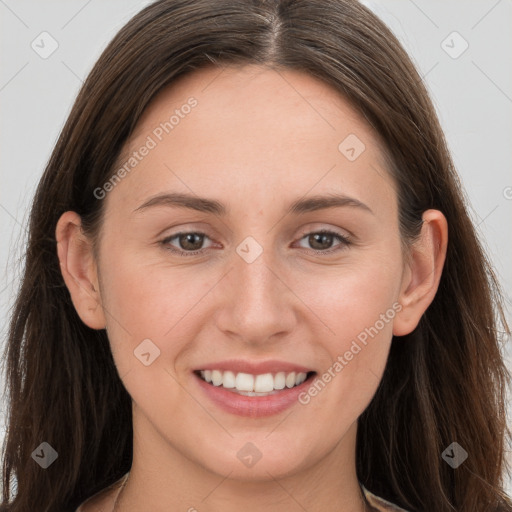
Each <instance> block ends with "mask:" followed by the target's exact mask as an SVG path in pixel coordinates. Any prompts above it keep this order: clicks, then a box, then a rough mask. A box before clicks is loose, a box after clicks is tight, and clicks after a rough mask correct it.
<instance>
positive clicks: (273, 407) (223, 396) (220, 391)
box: [193, 373, 314, 418]
mask: <svg viewBox="0 0 512 512" xmlns="http://www.w3.org/2000/svg"><path fill="white" fill-rule="evenodd" d="M193 376H194V378H195V379H196V380H197V381H198V383H199V386H200V387H201V389H202V390H203V391H204V392H205V394H206V395H207V396H208V397H209V398H210V399H211V400H212V402H213V403H215V404H216V405H217V406H219V407H220V408H221V409H223V410H224V411H226V412H229V413H231V414H237V415H238V416H248V417H251V418H262V417H265V416H272V415H273V414H278V413H280V412H283V411H284V410H286V409H288V407H291V406H292V405H293V404H295V403H297V402H298V397H299V395H300V393H301V392H302V391H305V389H306V388H308V387H309V385H310V383H311V382H310V381H311V380H312V378H313V377H314V374H312V375H311V376H309V377H308V378H307V379H306V380H305V381H304V382H303V383H302V384H299V385H298V386H295V387H293V388H285V389H283V390H282V391H279V392H278V393H275V394H273V395H267V396H245V395H239V394H238V393H235V392H233V391H229V390H228V389H225V388H223V387H222V386H214V385H213V384H209V383H208V382H206V381H204V380H203V379H201V377H199V376H198V375H196V374H195V373H193Z"/></svg>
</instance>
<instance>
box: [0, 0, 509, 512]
mask: <svg viewBox="0 0 512 512" xmlns="http://www.w3.org/2000/svg"><path fill="white" fill-rule="evenodd" d="M503 331H505V332H509V330H508V327H507V325H506V322H505V320H504V315H503V311H502V303H501V298H500V294H499V287H498V284H497V282H496V279H495V277H494V274H493V272H492V269H491V268H490V265H489V263H488V261H487V259H486V257H485V255H484V253H483V251H482V248H481V246H480V244H479V242H478V240H477V237H476V235H475V230H474V227H473V226H472V224H471V222H470V220H469V217H468V214H467V212H466V207H465V204H464V201H463V194H462V192H461V189H460V185H459V182H458V178H457V175H456V172H455V169H454V166H453V163H452V160H451V158H450V155H449V152H448V150H447V147H446V143H445V139H444V136H443V133H442V130H441V128H440V126H439V122H438V120H437V118H436V115H435V111H434V108H433V106H432V104H431V101H430V99H429V97H428V94H427V92H426V90H425V88H424V86H423V84H422V81H421V79H420V77H419V75H418V73H417V72H416V70H415V69H414V66H413V65H412V63H411V61H410V60H409V58H408V56H407V55H406V53H405V52H404V50H403V49H402V47H401V46H400V44H399V43H398V41H397V40H396V38H395V37H394V36H393V35H392V33H391V32H390V31H389V30H388V29H387V28H386V26H384V25H383V23H382V22H381V21H379V19H378V18H377V17H376V16H375V15H373V14H372V13H371V12H370V11H369V10H367V9H366V8H365V7H363V6H361V5H360V4H358V3H357V2H354V1H349V0H321V1H320V0H294V1H291V0H272V1H270V0H269V1H263V0H237V1H232V0H219V1H216V2H211V1H209V0H161V1H158V2H156V3H154V4H152V5H150V6H148V7H147V8H145V9H144V10H143V11H142V12H140V13H139V14H137V15H136V16H135V17H134V18H133V19H132V20H131V21H130V22H129V23H128V24H127V25H126V26H125V27H124V28H123V29H122V30H121V31H120V32H119V33H118V34H117V36H116V37H115V38H114V40H113V41H112V42H111V43H110V45H109V46H108V47H107V48H106V50H105V51H104V53H103V55H102V56H101V57H100V59H99V60H98V62H97V64H96V65H95V67H94V69H93V70H92V72H91V73H90V75H89V77H88V79H87V80H86V82H85V84H84V86H83V88H82V90H81V92H80V94H79V96H78V98H77V100H76V103H75V105H74V107H73V109H72V111H71V113H70V116H69V119H68V121H67V123H66V125H65V127H64V129H63V131H62V134H61V136H60V138H59V140H58V142H57V145H56V147H55V150H54V152H53V154H52V157H51V159H50V161H49V163H48V166H47V168H46V170H45V173H44V176H43V178H42V179H41V182H40V185H39V188H38V190H37V192H36V197H35V201H34V204H33V207H32V212H31V220H30V237H29V243H28V248H27V254H26V268H25V275H24V279H23V282H22V286H21V289H20V292H19V296H18V298H17V301H16V304H15V307H14V309H13V314H12V321H11V326H10V333H9V339H8V347H7V353H6V360H7V367H6V368H7V374H6V375H7V379H8V385H9V391H10V395H9V398H10V403H9V404H10V408H9V416H8V432H7V437H6V444H5V448H4V454H3V457H4V460H3V494H4V498H3V503H2V504H1V505H0V510H1V511H9V512H15V511H16V512H18V511H20V512H21V511H28V510H30V511H33V510H38V511H45V512H50V511H59V512H62V511H72V512H74V511H75V510H77V509H78V510H79V511H80V512H91V511H98V510H100V511H103V512H111V511H114V512H116V511H118V512H119V511H123V512H124V511H126V512H128V511H140V510H150V511H160V510H162V511H163V510H173V511H174V510H184V511H185V510H188V511H200V512H202V511H212V512H213V511H221V510H222V511H223V512H229V511H232V510H239V509H241V508H243V509H244V510H246V511H256V510H272V511H275V512H281V511H295V510H296V511H304V510H307V511H308V512H315V511H320V510H322V511H333V512H334V511H339V512H363V511H370V510H408V511H429V512H430V511H434V510H435V511H436V512H448V511H455V510H456V511H464V512H466V511H478V512H480V511H506V510H507V511H508V510H512V505H511V503H510V501H509V499H508V498H507V496H506V495H505V493H504V492H503V490H502V474H503V471H504V469H506V467H505V461H504V446H505V445H504V443H505V440H506V435H508V429H507V426H506V422H505V409H504V403H505V402H504V394H505V390H506V384H507V382H508V379H509V376H508V373H507V371H506V368H505V366H504V363H503V360H502V357H501V352H500V338H499V333H500V332H503Z"/></svg>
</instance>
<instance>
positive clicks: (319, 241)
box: [301, 230, 350, 253]
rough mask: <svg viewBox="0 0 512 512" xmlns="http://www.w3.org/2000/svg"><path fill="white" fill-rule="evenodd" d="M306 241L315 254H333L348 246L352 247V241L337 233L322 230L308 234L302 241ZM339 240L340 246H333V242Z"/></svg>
mask: <svg viewBox="0 0 512 512" xmlns="http://www.w3.org/2000/svg"><path fill="white" fill-rule="evenodd" d="M303 240H306V242H307V244H308V245H309V247H306V249H307V248H311V249H312V250H313V251H314V252H317V253H331V252H335V251H338V250H342V249H344V248H345V247H346V246H348V245H350V240H349V239H348V238H347V237H346V236H344V235H342V234H340V233H336V232H335V231H328V230H321V231H313V232H311V233H306V234H305V235H304V236H303V237H302V238H301V241H303ZM335 240H338V242H339V243H338V244H337V245H334V246H333V242H334V241H335Z"/></svg>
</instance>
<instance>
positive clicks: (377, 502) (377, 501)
mask: <svg viewBox="0 0 512 512" xmlns="http://www.w3.org/2000/svg"><path fill="white" fill-rule="evenodd" d="M128 475H129V473H126V475H124V476H123V477H122V478H121V479H119V480H118V481H117V482H115V483H113V484H112V485H111V486H109V487H107V488H106V489H102V490H101V491H99V492H97V493H96V494H94V495H93V496H91V497H90V498H88V499H87V500H86V501H84V502H83V503H82V504H81V505H80V506H79V507H78V508H77V509H76V512H84V506H85V505H86V504H87V503H90V502H91V501H92V500H93V499H94V498H96V497H97V496H99V495H100V494H101V493H104V492H106V491H107V490H110V489H112V488H114V487H116V486H118V485H119V486H120V487H119V491H118V493H117V494H119V492H120V491H121V489H122V484H123V483H124V482H125V481H126V479H127V478H128ZM360 485H361V489H362V491H363V494H364V497H365V498H366V501H368V503H369V504H370V505H371V506H372V507H373V508H374V509H375V510H377V511H379V512H407V511H406V510H405V509H403V508H400V507H398V506H397V505H394V504H393V503H390V502H389V501H386V500H385V499H384V498H380V497H379V496H376V495H375V494H373V493H371V492H370V491H369V490H368V489H366V487H365V486H364V485H362V484H360ZM117 494H116V497H117ZM113 501H114V502H115V498H114V500H113Z"/></svg>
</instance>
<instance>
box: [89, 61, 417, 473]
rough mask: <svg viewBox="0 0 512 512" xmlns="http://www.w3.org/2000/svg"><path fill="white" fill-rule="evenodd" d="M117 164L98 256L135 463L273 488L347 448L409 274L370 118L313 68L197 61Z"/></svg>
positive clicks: (156, 105) (106, 191)
mask: <svg viewBox="0 0 512 512" xmlns="http://www.w3.org/2000/svg"><path fill="white" fill-rule="evenodd" d="M144 148H145V149H144ZM134 152H135V153H134ZM123 166H124V172H123V171H120V172H118V173H117V179H115V180H113V181H112V182H111V183H110V184H107V185H106V186H105V187H103V188H102V189H101V190H98V189H97V195H98V197H103V196H105V197H104V199H102V200H103V201H105V204H104V207H105V217H104V222H103V225H102V228H101V236H100V243H99V253H98V261H97V265H98V275H99V285H100V286H99V291H100V296H101V302H102V305H103V311H104V314H105V319H106V324H107V328H108V336H109V339H110V342H111V346H112V351H113V354H114V359H115V362H116V365H117V367H118V371H119V375H120V377H121V378H122V381H123V383H124V385H125V386H126V389H127V390H128V392H129V393H130V395H131V397H132V398H133V414H134V428H135V432H136V433H135V442H136V443H138V445H137V448H136V453H135V455H134V457H144V456H148V457H149V456H152V457H161V456H162V455H164V454H165V456H171V455H173V454H174V455H177V454H179V455H181V456H182V457H183V458H184V459H187V460H188V461H191V462H192V463H196V464H199V465H200V466H201V467H202V468H204V469H207V470H210V471H212V472H215V473H219V474H222V475H224V476H225V475H227V474H228V473H229V474H230V475H231V478H238V479H265V478H269V475H272V476H273V477H278V476H283V475H286V474H293V473H294V472H297V471H300V470H301V469H304V468H306V467H309V466H312V465H314V464H315V463H317V462H318V461H320V460H322V459H324V460H325V459H326V458H328V457H327V456H328V455H329V457H330V458H331V459H332V460H333V461H334V460H335V459H336V454H339V455H340V456H341V455H342V454H343V456H345V457H347V456H349V457H350V456H352V454H353V447H354V440H355V432H356V421H357V418H358V416H359V415H360V414H361V413H362V412H363V411H364V409H365V408H366V407H367V406H368V404H369V402H370V400H371V399H372V396H373V395H374V393H375V391H376V389H377V386H378V384H379V381H380V379H381V376H382V373H383V370H384V367H385V364H386V358H387V355H388V351H389V348H390V343H391V338H392V334H393V330H394V324H395V323H396V322H397V318H398V317H399V314H398V313H399V311H400V309H401V305H400V300H401V294H402V293H403V292H404V289H405V287H406V286H407V283H406V282H405V281H406V279H408V277H407V276H408V275H409V273H408V272H407V266H406V265H405V264H404V259H403V254H402V246H401V240H400V236H399V226H398V210H397V197H396V192H395V190H394V186H393V183H392V180H391V178H390V176H389V174H388V172H387V171H386V169H385V168H384V166H383V163H382V153H381V151H380V149H379V146H378V143H377V140H376V138H375V137H374V135H373V133H372V131H371V130H370V129H369V127H368V126H367V125H366V124H365V123H364V122H363V120H362V118H361V116H360V115H358V114H356V112H355V111H353V110H352V109H351V108H350V107H349V105H348V104H347V103H346V102H345V101H344V100H342V99H341V98H340V97H339V96H338V95H337V93H336V92H335V91H334V90H333V89H331V88H329V87H328V86H327V85H325V84H323V83H321V82H319V81H317V80H315V79H314V78H312V77H311V76H308V75H306V74H303V73H300V72H296V71H290V70H287V71H279V72H277V71H274V70H270V69H265V68H261V67H254V66H251V67H245V68H235V67H226V68H225V69H223V70H220V69H219V68H208V69H203V70H200V71H196V72H195V73H193V74H190V75H187V76H185V77H183V78H181V79H180V81H179V82H177V83H175V84H174V85H173V87H172V88H170V89H168V90H166V91H164V92H163V93H161V94H160V95H159V96H158V97H157V98H156V100H155V101H153V103H152V104H151V106H150V107H149V108H148V110H147V111H146V112H145V113H144V116H143V118H142V119H141V121H140V122H139V124H138V126H137V129H136V132H135V134H134V136H133V137H132V138H131V140H130V143H129V144H128V145H127V147H126V148H125V151H124V154H123V155H122V158H120V160H119V165H118V166H117V167H116V169H115V170H116V172H117V171H118V170H119V169H121V168H122V167H123ZM322 230H325V231H327V233H324V234H322V233H320V231H322ZM180 233H181V234H182V235H181V236H178V235H179V234H180ZM395 328H396V327H395ZM204 370H208V371H207V372H204ZM201 371H203V373H202V377H203V378H206V379H213V382H211V383H207V382H206V381H205V380H203V378H202V377H201ZM303 374H306V375H303ZM305 376H306V377H307V380H306V381H305V382H303V383H302V384H300V381H301V380H302V379H303V378H304V377H305ZM221 379H222V384H220V382H221ZM297 382H299V385H298V386H296V385H295V384H296V383H297ZM224 384H225V386H226V387H224ZM233 386H236V387H235V388H233ZM254 386H256V388H254ZM283 386H284V389H282V388H283ZM288 386H294V387H291V388H289V387H288ZM276 388H278V389H276ZM237 389H238V390H239V391H237ZM250 389H256V391H258V396H247V395H248V390H250ZM243 390H246V391H243ZM244 393H245V394H244ZM260 393H263V394H260ZM249 394H250V393H249ZM340 441H343V442H340ZM152 452H153V453H152ZM331 456H333V457H331ZM338 460H340V459H338Z"/></svg>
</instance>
